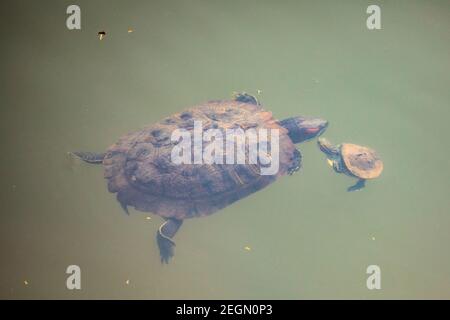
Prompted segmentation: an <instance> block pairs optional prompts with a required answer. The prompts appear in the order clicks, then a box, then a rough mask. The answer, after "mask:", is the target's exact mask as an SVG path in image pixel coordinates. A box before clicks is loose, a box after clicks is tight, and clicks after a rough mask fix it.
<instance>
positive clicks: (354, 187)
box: [347, 179, 366, 192]
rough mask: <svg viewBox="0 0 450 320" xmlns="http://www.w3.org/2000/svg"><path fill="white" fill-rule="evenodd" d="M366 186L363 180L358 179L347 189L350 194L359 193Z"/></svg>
mask: <svg viewBox="0 0 450 320" xmlns="http://www.w3.org/2000/svg"><path fill="white" fill-rule="evenodd" d="M365 186H366V180H365V179H358V181H357V182H356V183H355V184H354V185H352V186H351V187H348V188H347V191H348V192H352V191H359V190H361V189H362V188H364V187H365Z"/></svg>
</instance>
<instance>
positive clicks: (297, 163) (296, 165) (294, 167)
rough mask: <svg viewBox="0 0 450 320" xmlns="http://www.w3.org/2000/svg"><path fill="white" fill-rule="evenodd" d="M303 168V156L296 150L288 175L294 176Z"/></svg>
mask: <svg viewBox="0 0 450 320" xmlns="http://www.w3.org/2000/svg"><path fill="white" fill-rule="evenodd" d="M301 167H302V154H301V153H300V151H298V150H297V149H295V150H294V154H293V156H292V162H291V166H290V167H289V169H288V174H289V175H293V174H294V173H296V172H297V171H298V170H300V168H301Z"/></svg>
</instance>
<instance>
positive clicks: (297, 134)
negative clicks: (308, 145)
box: [280, 116, 328, 143]
mask: <svg viewBox="0 0 450 320" xmlns="http://www.w3.org/2000/svg"><path fill="white" fill-rule="evenodd" d="M280 125H281V126H282V127H284V128H286V129H287V130H288V135H289V138H291V140H292V142H294V143H300V142H304V141H308V140H311V139H314V138H315V137H318V136H320V135H321V134H322V133H323V132H324V131H325V130H326V128H327V127H328V121H326V120H324V119H321V118H316V117H304V116H300V117H293V118H288V119H285V120H282V121H280Z"/></svg>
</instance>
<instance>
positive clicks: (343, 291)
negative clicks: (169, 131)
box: [0, 0, 450, 299]
mask: <svg viewBox="0 0 450 320" xmlns="http://www.w3.org/2000/svg"><path fill="white" fill-rule="evenodd" d="M77 3H78V4H79V5H80V7H81V11H82V12H81V13H82V30H81V31H69V30H67V29H66V27H65V19H66V14H65V11H66V7H67V5H69V4H70V3H68V2H64V1H39V2H37V1H12V0H10V1H8V4H5V10H2V12H1V21H0V23H1V28H0V30H1V31H0V32H1V34H2V39H3V46H2V50H1V53H0V56H1V61H2V75H1V79H2V85H1V89H0V90H1V94H0V101H1V118H0V124H1V126H0V132H1V134H0V141H1V145H2V149H3V152H2V155H1V158H0V170H1V180H0V186H1V192H0V200H1V204H2V210H1V220H0V248H1V252H0V257H1V263H0V297H1V298H146V299H153V298H160V299H168V298H193V299H196V298H255V299H256V298H275V299H281V298H287V299H303V298H364V299H372V298H375V299H377V298H450V253H449V250H448V244H449V243H450V232H449V231H448V230H449V229H450V210H449V208H450V200H449V199H450V198H449V196H448V192H449V181H450V169H449V166H448V164H449V160H448V159H449V157H450V151H449V148H448V138H449V130H448V123H449V119H450V109H449V102H450V91H449V89H448V86H449V80H450V76H449V74H450V73H449V72H450V63H449V53H450V41H449V40H450V39H449V30H450V10H449V9H450V5H449V2H448V1H370V2H369V1H339V3H338V2H336V1H314V2H313V1H308V2H306V1H281V2H280V1H256V0H254V1H251V0H247V1H223V0H213V1H188V2H186V1H139V2H138V1H133V2H130V3H128V2H126V1H77ZM374 3H376V4H379V5H380V6H381V10H382V15H381V18H382V30H378V31H369V30H368V29H367V28H366V25H365V20H366V17H367V14H366V8H367V6H368V5H369V4H374ZM6 8H7V9H6ZM128 28H132V29H133V30H134V32H132V33H128V32H127V30H128ZM100 30H105V31H106V32H107V35H106V38H105V39H104V40H102V41H99V39H98V38H97V36H96V34H97V32H98V31H100ZM237 90H246V91H249V92H252V93H255V92H256V91H257V90H261V91H262V94H261V95H260V98H261V100H262V102H263V104H264V105H265V107H266V108H268V109H270V110H271V111H273V113H274V115H275V116H276V117H278V118H280V119H281V118H285V117H288V116H292V115H297V114H307V115H316V116H322V117H324V118H326V119H327V120H329V121H330V127H329V128H328V131H327V132H326V134H325V136H326V137H328V138H330V139H332V140H333V141H335V142H342V141H348V142H354V143H359V144H363V145H368V146H371V147H373V148H375V149H376V150H378V152H379V153H380V155H381V156H382V158H383V160H384V164H385V171H384V172H383V175H382V176H381V177H380V178H379V179H378V180H376V181H373V182H370V183H368V185H367V188H366V189H365V190H363V191H362V192H357V193H347V192H346V187H347V186H349V185H350V184H351V183H352V182H353V181H351V179H349V178H348V177H345V176H343V175H336V174H335V173H334V172H333V171H332V170H331V169H330V168H329V167H328V166H327V164H326V162H325V159H324V157H323V155H322V154H321V153H320V152H319V151H318V149H317V148H316V146H315V144H314V143H308V144H306V145H303V146H301V147H300V149H301V150H302V152H303V155H304V168H303V170H302V171H301V172H300V173H298V174H296V175H294V176H292V177H286V178H283V179H281V180H279V181H277V183H275V184H273V185H271V186H270V187H269V188H267V189H264V190H263V191H261V192H259V193H257V194H254V195H253V196H251V197H248V198H246V199H243V200H241V201H239V202H238V203H235V204H234V205H232V206H229V207H228V208H226V209H224V210H222V211H221V212H220V213H217V214H215V215H212V216H210V217H207V218H202V219H192V220H188V221H186V223H185V224H184V225H183V227H182V229H181V230H180V231H179V233H178V234H177V235H176V241H177V247H176V256H175V259H174V260H173V261H172V263H171V264H170V265H168V266H163V265H161V264H160V261H159V257H158V251H157V246H156V243H155V241H154V237H155V233H156V230H157V228H158V226H159V225H160V223H161V221H162V220H161V219H160V218H159V217H157V216H152V219H151V220H147V219H146V217H147V216H150V214H145V213H139V212H135V211H133V212H132V215H131V216H130V217H127V216H125V215H124V214H123V212H122V210H121V208H120V206H119V205H118V203H117V202H116V201H115V199H114V196H113V195H112V194H110V193H108V191H107V189H106V184H105V181H104V179H103V172H102V170H101V168H100V167H96V166H88V165H84V164H81V163H78V162H73V161H70V160H69V159H68V158H67V157H66V152H67V151H71V150H104V149H105V148H106V147H108V146H109V145H111V144H112V143H114V142H115V141H116V139H117V138H118V137H120V136H121V135H122V134H124V133H126V132H129V131H132V130H135V129H137V128H140V127H142V126H144V125H146V124H149V123H153V122H155V121H157V120H159V119H161V118H163V117H165V116H167V115H170V114H172V113H174V112H177V111H179V110H181V109H182V108H184V107H187V106H190V105H194V104H197V103H199V102H203V101H205V100H210V99H218V98H219V99H220V98H226V97H228V96H229V95H230V93H231V92H232V91H237ZM245 246H249V247H251V251H246V250H244V247H245ZM70 264H76V265H79V266H80V267H81V270H82V290H80V291H69V290H67V289H66V287H65V281H66V277H67V275H66V274H65V269H66V267H67V266H68V265H70ZM372 264H376V265H379V266H380V268H381V272H382V289H381V290H373V291H370V290H368V289H367V288H366V277H367V275H366V268H367V266H369V265H372ZM127 280H128V284H127ZM24 281H27V284H25V283H24Z"/></svg>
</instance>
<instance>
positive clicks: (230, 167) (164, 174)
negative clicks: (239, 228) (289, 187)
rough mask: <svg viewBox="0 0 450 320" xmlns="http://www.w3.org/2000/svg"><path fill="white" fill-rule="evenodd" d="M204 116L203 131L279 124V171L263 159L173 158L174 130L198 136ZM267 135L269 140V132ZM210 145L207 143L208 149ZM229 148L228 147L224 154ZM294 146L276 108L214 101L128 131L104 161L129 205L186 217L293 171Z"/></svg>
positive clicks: (214, 208) (107, 175)
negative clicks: (265, 170)
mask: <svg viewBox="0 0 450 320" xmlns="http://www.w3.org/2000/svg"><path fill="white" fill-rule="evenodd" d="M199 120H201V121H202V127H203V130H204V131H205V130H207V129H211V128H213V129H233V128H236V129H237V128H241V129H243V130H245V129H249V128H254V129H256V130H258V129H278V130H279V170H278V172H277V173H276V174H275V175H261V174H260V173H261V164H260V163H259V162H258V163H257V164H226V161H224V164H206V163H202V164H175V163H173V162H172V161H171V152H172V149H173V148H174V147H175V146H176V144H177V143H178V142H177V141H172V139H171V135H172V132H173V131H174V130H175V129H184V130H187V131H189V132H190V133H191V134H192V136H193V135H194V133H193V131H194V121H199ZM266 138H267V140H269V141H270V134H269V135H268V136H267V137H266ZM260 139H261V137H260ZM259 141H261V140H259ZM207 145H208V143H206V142H203V150H205V149H204V148H205V147H206V146H207ZM192 150H193V149H192ZM227 150H228V149H225V150H223V151H224V159H225V157H226V151H227ZM294 151H295V146H294V144H293V143H292V141H291V139H290V138H289V137H288V135H287V130H286V129H284V128H283V127H281V126H280V125H279V124H278V122H277V121H276V120H275V119H274V118H273V117H272V114H271V112H268V111H265V110H263V109H262V108H261V106H259V105H255V104H252V103H248V102H240V101H235V100H232V101H212V102H208V103H205V104H202V105H199V106H196V107H192V108H190V109H187V110H185V111H183V112H180V113H177V114H174V115H172V116H170V117H168V118H165V119H163V120H162V121H159V122H158V123H156V124H154V125H151V126H148V127H145V128H143V129H142V130H140V131H136V132H133V133H130V134H128V135H125V136H124V137H122V138H121V139H120V140H119V141H118V142H117V143H115V144H114V145H112V146H111V147H110V148H109V149H108V150H107V153H106V156H105V158H104V160H103V165H104V168H105V178H106V179H107V180H108V189H109V191H110V192H112V193H117V199H118V201H119V202H120V203H121V205H122V206H123V207H124V208H126V207H127V206H133V207H134V208H135V209H137V210H140V211H144V212H153V213H155V214H158V215H160V216H163V217H166V218H171V217H173V218H178V219H184V218H190V217H195V216H203V215H208V214H211V213H214V212H216V211H218V210H220V209H222V208H224V207H226V206H228V205H230V204H232V203H233V202H235V201H237V200H239V199H242V198H244V197H246V196H248V195H250V194H252V193H254V192H256V191H258V190H261V189H262V188H264V187H266V186H268V185H269V184H271V183H272V182H274V181H275V180H276V179H277V178H278V177H280V176H282V175H285V174H286V173H288V168H289V167H290V164H291V163H292V162H293V159H294ZM192 154H193V151H192ZM246 159H248V150H246ZM247 162H248V161H247Z"/></svg>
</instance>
